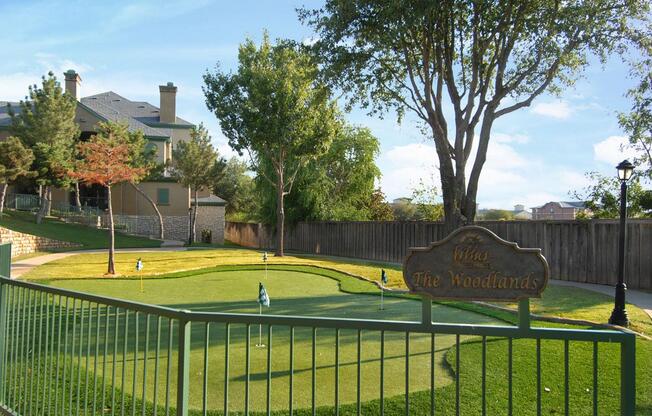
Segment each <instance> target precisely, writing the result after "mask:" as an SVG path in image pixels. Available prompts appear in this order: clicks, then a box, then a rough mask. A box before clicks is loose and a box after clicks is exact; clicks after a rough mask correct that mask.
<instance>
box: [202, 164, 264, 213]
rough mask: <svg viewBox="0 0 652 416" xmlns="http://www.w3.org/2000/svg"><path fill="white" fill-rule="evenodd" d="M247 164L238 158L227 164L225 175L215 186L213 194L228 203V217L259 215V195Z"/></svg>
mask: <svg viewBox="0 0 652 416" xmlns="http://www.w3.org/2000/svg"><path fill="white" fill-rule="evenodd" d="M248 170H249V169H248V166H247V163H245V162H243V161H241V160H240V159H238V158H237V157H232V158H231V159H229V160H228V161H227V162H226V166H225V167H224V174H223V175H222V177H221V178H219V179H218V180H217V182H215V183H214V184H213V193H214V194H215V195H218V196H220V197H221V198H222V199H224V200H225V201H226V215H227V216H228V217H232V218H234V217H236V218H243V219H251V218H255V217H257V215H258V209H259V207H258V199H259V198H258V195H257V194H256V191H255V184H254V179H253V178H252V177H251V176H249V175H248V174H247V171H248Z"/></svg>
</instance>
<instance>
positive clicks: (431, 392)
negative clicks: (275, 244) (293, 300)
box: [0, 278, 635, 416]
mask: <svg viewBox="0 0 652 416" xmlns="http://www.w3.org/2000/svg"><path fill="white" fill-rule="evenodd" d="M520 306H521V309H520V315H519V325H518V326H487V325H456V324H444V323H432V315H431V313H432V312H431V303H430V301H424V302H423V306H422V308H421V309H422V310H421V314H422V320H421V322H414V321H383V320H358V319H332V318H312V317H295V316H272V315H262V316H261V315H252V314H232V313H211V312H198V311H185V310H177V309H171V308H167V307H162V306H152V305H146V304H140V303H136V302H129V301H125V300H120V299H112V298H107V297H102V296H95V295H90V294H84V293H79V292H75V291H71V290H64V289H60V288H56V287H51V286H43V285H38V284H34V283H29V282H25V281H16V280H10V279H7V278H0V334H2V340H4V341H3V342H2V343H0V413H2V411H4V412H5V413H7V414H10V415H70V414H74V415H82V414H83V415H103V414H111V415H126V414H129V415H136V414H138V415H169V414H176V415H178V416H185V415H188V414H197V415H199V414H201V415H207V414H212V415H214V414H223V415H226V414H245V415H249V414H267V415H271V414H272V413H273V412H274V414H289V415H292V414H302V415H303V414H313V415H314V414H335V415H339V414H340V413H343V414H344V413H346V414H358V415H359V414H381V415H383V414H419V415H421V414H435V411H437V413H438V414H452V413H455V414H458V415H459V414H467V413H468V412H466V411H465V410H464V409H468V407H469V406H470V403H474V405H476V404H477V408H476V411H477V413H481V414H496V413H500V414H510V415H511V414H512V413H513V412H516V413H517V414H521V411H520V410H519V409H520V408H519V407H518V406H521V405H522V404H523V403H527V404H528V405H529V404H531V406H532V408H533V409H535V411H536V414H542V409H543V407H545V405H547V404H548V403H549V400H548V399H547V398H546V397H544V396H543V395H544V394H546V393H544V387H545V386H547V385H548V384H545V385H544V384H543V380H542V373H543V371H542V366H545V368H546V370H547V372H546V373H545V377H546V380H547V381H551V380H552V379H553V378H554V379H555V380H557V381H558V382H559V383H558V385H559V386H561V391H562V392H563V398H562V400H563V409H562V412H563V413H565V414H567V415H568V414H570V413H571V409H575V407H574V406H584V407H582V408H583V409H584V408H585V407H586V406H593V414H598V411H599V409H601V407H600V406H601V401H602V400H609V397H610V396H609V394H610V393H612V392H613V389H614V387H609V388H608V389H607V388H605V387H604V386H603V385H600V383H599V381H598V380H599V371H606V370H604V366H602V365H599V362H600V363H602V362H601V361H599V355H598V351H599V350H601V348H608V349H609V351H610V352H611V353H614V352H617V348H616V347H617V346H618V345H619V349H620V351H619V354H620V360H619V361H620V366H619V368H617V369H616V370H615V372H616V374H614V376H616V375H617V374H619V376H620V383H614V384H615V385H616V387H619V388H620V397H619V399H618V401H619V402H620V404H619V406H620V407H619V410H620V413H621V414H623V415H634V409H635V378H634V371H635V370H634V367H635V364H634V363H635V337H634V335H632V334H628V333H623V332H618V331H596V330H571V329H554V328H532V327H530V322H529V312H528V309H527V308H528V302H527V301H522V302H521V305H520ZM259 326H260V327H259ZM259 329H260V330H261V334H262V338H261V339H260V340H259V339H258V336H259V333H258V331H259ZM252 332H253V333H252ZM469 336H473V337H477V340H478V343H479V344H477V345H478V348H481V351H482V354H481V363H471V362H469V361H468V359H467V360H466V361H465V358H464V353H463V352H462V350H461V346H462V344H463V343H464V342H465V341H466V340H467V339H468V337H469ZM498 339H500V340H502V339H506V340H507V344H506V345H507V349H506V350H502V349H499V350H498V349H496V347H495V346H494V343H495V341H496V340H498ZM445 340H451V346H452V347H453V348H454V349H453V350H452V351H454V356H453V357H452V358H451V363H452V364H451V365H452V368H451V369H450V370H448V369H441V368H440V367H439V366H438V365H437V359H436V354H439V352H438V349H437V346H439V345H440V343H442V342H444V341H445ZM522 340H534V341H533V342H534V343H535V344H534V346H533V348H532V350H531V352H532V356H530V357H529V358H530V359H531V363H532V366H531V367H530V368H531V369H532V373H531V374H532V378H531V379H527V380H526V382H527V384H528V386H523V385H522V384H523V383H519V380H521V378H520V377H523V375H522V374H515V371H514V362H515V361H516V360H521V358H519V357H521V355H519V354H517V353H516V352H518V349H519V348H522V347H524V346H523V345H522V344H521V341H522ZM548 343H551V344H552V343H554V345H556V346H558V347H559V348H560V350H561V351H563V352H562V353H561V355H560V359H559V360H558V361H556V362H542V358H541V357H542V350H545V349H546V348H551V347H549V346H548ZM602 343H605V344H607V345H606V346H605V345H603V346H602V347H601V348H599V344H602ZM613 343H615V344H618V345H613V346H609V345H610V344H613ZM261 344H264V345H261ZM544 344H545V345H544ZM272 347H273V348H272ZM439 348H441V347H439ZM571 348H572V349H573V350H574V351H575V350H576V349H577V348H584V349H586V351H587V353H588V355H587V357H589V364H588V365H592V370H591V374H592V379H591V378H589V379H588V380H581V381H582V382H583V383H584V384H583V385H582V386H581V389H578V388H577V386H576V384H577V381H578V380H573V379H572V378H571V371H570V368H571V363H570V362H569V357H570V353H569V351H570V350H571ZM371 350H373V351H372V352H373V354H371V356H372V357H371V358H370V355H369V354H370V351H371ZM528 351H529V350H528ZM363 353H364V354H363ZM279 354H281V355H279ZM490 354H505V355H504V360H505V367H506V368H507V371H506V374H505V377H504V379H503V380H502V383H504V387H505V390H503V391H502V392H500V393H497V392H496V391H495V386H492V385H491V382H490V380H493V379H494V378H493V377H494V376H495V374H494V372H496V371H499V370H498V369H496V368H491V367H490V368H488V366H487V358H488V357H490ZM279 356H282V357H287V360H284V363H285V362H287V365H285V364H284V365H283V366H282V367H281V366H279V364H278V361H279V358H278V357H279ZM515 357H516V358H515ZM600 357H602V355H600ZM576 364H577V365H580V364H581V365H585V364H586V363H575V362H573V363H572V365H573V366H575V365H576ZM474 366H476V367H477V368H478V369H479V372H478V373H477V374H475V373H473V374H471V373H472V371H471V367H474ZM474 368H475V367H474ZM389 369H391V374H394V375H396V374H397V373H400V374H401V377H400V379H398V378H397V377H395V376H394V377H392V378H390V379H388V378H387V377H388V374H390V371H389ZM451 370H452V374H451ZM370 372H373V376H369V374H371V373H370ZM327 373H328V374H330V375H332V378H331V377H326V374H327ZM465 373H466V374H465ZM191 375H192V379H193V380H195V381H194V382H193V384H192V385H191ZM363 375H364V380H366V382H364V381H363ZM446 377H452V380H451V383H452V386H454V388H451V389H449V390H446V392H448V393H450V394H451V396H450V397H435V394H436V393H437V394H439V393H440V390H438V389H436V383H438V380H441V379H443V378H446ZM325 379H328V380H330V381H332V383H330V382H329V384H328V385H327V384H325V383H324V382H323V380H325ZM369 380H371V381H369ZM318 381H319V382H318ZM521 381H522V380H521ZM463 383H469V384H473V386H474V388H475V390H474V394H473V395H466V396H464V394H465V393H464V391H463V390H461V387H465V386H464V384H463ZM554 383H555V382H553V384H554ZM234 385H237V386H238V389H237V390H236V389H235V388H234V387H233V386H234ZM584 385H588V386H590V387H589V389H590V391H591V394H590V395H589V396H587V394H588V393H586V392H584V387H583V386H584ZM419 386H420V387H419ZM533 386H536V387H535V389H532V387H533ZM571 386H572V388H571ZM415 387H419V388H420V390H422V391H424V393H423V394H421V395H419V394H420V393H411V392H412V391H414V388H415ZM526 387H528V388H526ZM554 387H557V384H554ZM370 389H371V390H373V391H372V395H373V396H374V400H371V401H370V400H369V399H368V396H369V394H368V393H369V391H370ZM533 390H535V391H533ZM546 391H547V390H546ZM528 392H529V393H528ZM475 393H477V395H476V394H475ZM424 394H425V396H424ZM603 395H604V396H603ZM397 396H400V397H402V398H400V400H399V399H397ZM580 396H581V397H580ZM587 397H590V399H587ZM576 399H578V400H580V401H581V403H579V404H577V403H576ZM547 400H548V401H547ZM397 403H398V404H397ZM424 403H425V405H424ZM417 405H418V406H417ZM324 406H330V407H324ZM498 406H504V408H502V409H497V407H498ZM617 407H618V406H617ZM448 410H450V412H448V413H447V411H448Z"/></svg>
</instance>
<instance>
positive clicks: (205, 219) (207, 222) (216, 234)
mask: <svg viewBox="0 0 652 416" xmlns="http://www.w3.org/2000/svg"><path fill="white" fill-rule="evenodd" d="M195 229H196V231H197V232H196V235H195V241H198V242H199V241H202V231H203V230H208V231H210V232H211V243H213V244H224V206H216V205H199V207H197V224H195Z"/></svg>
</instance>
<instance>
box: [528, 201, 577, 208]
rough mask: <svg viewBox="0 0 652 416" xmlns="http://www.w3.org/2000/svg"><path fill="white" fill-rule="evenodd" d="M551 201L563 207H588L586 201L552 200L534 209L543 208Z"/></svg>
mask: <svg viewBox="0 0 652 416" xmlns="http://www.w3.org/2000/svg"><path fill="white" fill-rule="evenodd" d="M550 203H553V204H558V205H559V206H560V207H561V208H576V209H584V208H586V201H550V202H546V203H545V204H543V205H541V206H538V207H533V208H534V209H539V208H543V207H545V206H546V205H548V204H550Z"/></svg>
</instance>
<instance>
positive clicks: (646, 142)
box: [618, 39, 652, 179]
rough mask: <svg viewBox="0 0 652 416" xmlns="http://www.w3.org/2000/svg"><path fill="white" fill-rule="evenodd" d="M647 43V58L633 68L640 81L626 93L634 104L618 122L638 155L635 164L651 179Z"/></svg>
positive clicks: (651, 64)
mask: <svg viewBox="0 0 652 416" xmlns="http://www.w3.org/2000/svg"><path fill="white" fill-rule="evenodd" d="M647 42H648V43H647V48H648V52H647V53H648V56H649V57H648V58H647V59H645V60H643V62H642V63H639V64H638V65H635V67H634V68H635V69H634V73H635V74H637V75H639V76H640V78H641V81H640V82H639V83H638V85H637V86H636V87H634V88H632V89H631V90H629V91H628V92H627V96H628V97H629V98H630V99H632V100H633V102H634V104H633V105H632V108H631V110H630V112H629V113H621V114H619V117H618V119H619V120H618V121H619V123H620V126H621V127H622V128H623V129H624V130H625V132H627V134H628V135H629V142H630V145H631V146H632V147H633V148H634V149H635V150H636V151H637V152H638V154H639V156H638V157H637V158H636V160H635V161H634V162H635V164H636V165H638V167H639V169H643V172H644V173H643V175H645V176H647V177H648V178H649V179H652V46H651V45H650V44H652V41H650V40H649V39H648V40H647Z"/></svg>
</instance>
